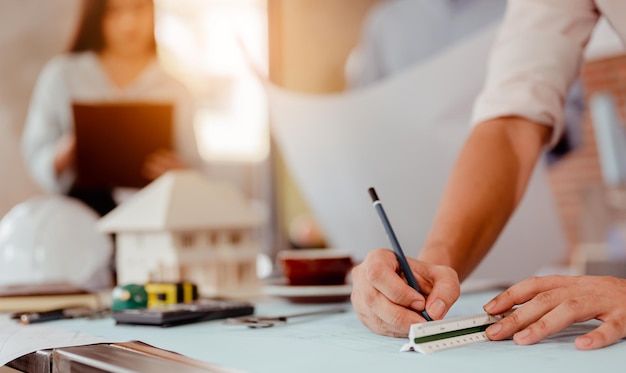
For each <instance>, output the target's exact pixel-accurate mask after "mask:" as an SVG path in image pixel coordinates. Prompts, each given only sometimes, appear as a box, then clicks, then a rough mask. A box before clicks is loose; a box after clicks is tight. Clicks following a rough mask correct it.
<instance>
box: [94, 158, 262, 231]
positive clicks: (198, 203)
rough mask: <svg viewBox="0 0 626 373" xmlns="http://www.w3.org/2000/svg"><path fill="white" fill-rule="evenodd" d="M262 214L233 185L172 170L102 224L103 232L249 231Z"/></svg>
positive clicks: (124, 204)
mask: <svg viewBox="0 0 626 373" xmlns="http://www.w3.org/2000/svg"><path fill="white" fill-rule="evenodd" d="M261 222H262V219H261V216H260V214H259V213H258V212H257V211H256V210H254V209H252V207H251V206H250V204H249V202H248V201H246V200H245V198H244V197H243V195H242V194H241V193H240V192H239V191H238V190H237V189H236V188H234V187H233V186H230V185H228V184H226V183H222V182H217V181H212V180H209V179H207V178H206V177H204V176H203V175H202V174H200V173H199V172H197V171H191V170H184V171H170V172H168V173H166V174H164V175H163V176H161V177H160V178H158V179H157V180H155V181H153V182H152V183H150V184H149V185H148V186H146V187H145V188H143V189H142V190H140V191H139V192H137V193H136V194H135V195H133V196H131V197H130V198H129V199H128V200H126V201H125V202H124V203H122V204H121V205H119V206H118V207H117V208H115V209H114V210H113V211H111V212H110V213H108V214H107V215H105V216H104V217H102V218H101V219H100V221H99V222H98V229H99V230H100V231H103V232H131V231H162V230H169V231H186V230H202V229H228V228H248V227H254V226H258V225H259V224H261Z"/></svg>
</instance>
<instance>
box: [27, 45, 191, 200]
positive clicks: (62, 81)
mask: <svg viewBox="0 0 626 373" xmlns="http://www.w3.org/2000/svg"><path fill="white" fill-rule="evenodd" d="M73 102H83V103H85V102H87V103H89V102H91V103H98V102H100V103H101V102H170V103H172V104H174V112H175V114H174V116H175V118H174V123H175V138H176V139H175V148H176V151H177V152H178V154H179V155H180V156H181V157H182V158H183V159H184V160H185V161H186V162H187V163H188V164H190V165H194V166H195V165H198V164H199V156H198V151H197V146H196V142H195V136H194V133H193V123H192V120H193V103H192V98H191V95H190V93H189V91H188V90H187V89H186V88H185V87H184V86H183V85H182V84H181V83H180V82H178V81H177V80H175V79H174V78H173V77H172V76H170V75H168V74H167V73H166V72H165V71H164V70H163V69H162V68H161V66H160V65H159V63H158V62H157V60H156V59H155V60H153V61H152V62H151V63H150V64H149V65H148V67H146V69H145V70H144V71H143V72H142V73H141V74H140V76H139V77H138V78H137V79H136V80H135V81H134V82H133V83H132V84H130V85H128V86H127V87H125V88H118V87H117V86H115V84H114V83H113V82H112V81H111V80H110V79H109V77H108V75H107V73H106V71H105V70H104V67H103V66H102V64H101V62H100V60H99V58H98V57H97V55H96V54H95V53H92V52H82V53H74V54H64V55H60V56H57V57H55V58H54V59H52V60H51V61H50V62H48V63H47V64H46V66H45V67H44V68H43V70H42V72H41V74H40V75H39V78H38V81H37V84H36V85H35V89H34V92H33V95H32V97H31V102H30V107H29V111H28V116H27V119H26V124H25V127H24V133H23V135H22V151H23V154H24V157H25V159H26V163H27V166H28V169H29V171H30V173H31V175H32V177H33V178H34V179H35V181H36V182H37V184H39V186H40V187H41V188H42V189H43V190H45V191H47V192H54V193H64V194H66V193H67V192H68V191H69V189H70V188H71V186H72V184H73V182H74V179H75V171H74V170H73V169H69V170H67V171H66V172H64V173H62V174H61V175H58V176H57V175H56V173H55V171H54V155H55V153H56V146H57V143H58V140H59V139H60V138H61V137H62V136H63V135H64V134H67V133H71V132H73V131H74V125H73V123H74V122H73V118H72V103H73Z"/></svg>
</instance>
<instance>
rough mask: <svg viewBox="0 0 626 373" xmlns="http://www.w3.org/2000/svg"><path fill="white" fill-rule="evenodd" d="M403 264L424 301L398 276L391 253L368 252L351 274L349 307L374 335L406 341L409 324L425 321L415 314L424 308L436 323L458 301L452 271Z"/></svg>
mask: <svg viewBox="0 0 626 373" xmlns="http://www.w3.org/2000/svg"><path fill="white" fill-rule="evenodd" d="M407 260H408V262H409V265H410V266H411V269H412V271H413V273H414V274H415V278H416V280H417V283H418V284H419V286H420V290H421V291H422V292H423V293H424V294H425V295H426V298H424V296H422V295H421V294H420V293H418V292H417V291H415V289H413V288H411V287H410V286H409V285H408V284H407V283H406V281H405V280H404V279H403V278H402V277H401V276H400V275H399V274H400V273H401V269H400V265H399V264H398V260H397V259H396V255H395V253H394V252H393V251H391V250H387V249H377V250H374V251H372V252H370V253H369V255H368V256H367V257H366V258H365V260H364V261H363V263H361V264H359V265H358V266H356V267H354V268H353V270H352V283H353V290H352V297H351V299H352V305H353V306H354V309H355V311H356V313H357V315H358V317H359V319H360V320H361V322H363V324H365V326H367V327H368V328H370V329H371V330H372V331H374V332H376V333H378V334H382V335H389V336H394V337H406V336H407V335H408V333H409V328H410V326H411V324H415V323H420V322H424V321H425V320H424V318H422V316H421V315H420V314H419V312H420V311H422V310H424V307H426V311H427V312H428V314H429V316H430V317H432V318H433V319H435V320H439V319H441V318H443V316H444V315H445V314H446V313H447V312H448V310H449V309H450V306H452V304H453V303H454V302H455V301H456V300H457V299H458V297H459V294H460V286H459V278H458V276H457V274H456V272H455V271H454V270H453V269H451V268H449V267H445V266H439V265H432V264H427V263H424V262H420V261H417V260H415V259H409V258H407Z"/></svg>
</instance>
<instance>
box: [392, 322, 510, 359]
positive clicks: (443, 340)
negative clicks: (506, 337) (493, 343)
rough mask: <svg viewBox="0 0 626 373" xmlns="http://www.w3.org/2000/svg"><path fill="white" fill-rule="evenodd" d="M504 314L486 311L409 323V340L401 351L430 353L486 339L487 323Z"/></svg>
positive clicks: (489, 323)
mask: <svg viewBox="0 0 626 373" xmlns="http://www.w3.org/2000/svg"><path fill="white" fill-rule="evenodd" d="M505 315H506V314H504V315H498V316H493V315H489V314H487V313H483V314H478V315H471V316H462V317H455V318H451V319H444V320H437V321H430V322H425V323H420V324H413V325H411V329H410V331H409V342H408V343H406V344H405V345H404V346H403V347H402V349H401V351H411V350H413V351H417V352H421V353H423V354H430V353H433V352H436V351H441V350H447V349H449V348H453V347H460V346H465V345H468V344H472V343H477V342H484V341H487V340H488V338H487V335H486V334H485V330H486V329H487V327H489V325H491V324H495V323H496V322H497V321H499V320H502V318H503V317H504V316H505Z"/></svg>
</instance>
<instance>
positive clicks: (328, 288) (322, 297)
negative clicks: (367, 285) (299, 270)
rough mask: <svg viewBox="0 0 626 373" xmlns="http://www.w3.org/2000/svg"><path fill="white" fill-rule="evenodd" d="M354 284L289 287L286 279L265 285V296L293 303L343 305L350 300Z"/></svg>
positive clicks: (270, 281) (272, 281)
mask: <svg viewBox="0 0 626 373" xmlns="http://www.w3.org/2000/svg"><path fill="white" fill-rule="evenodd" d="M351 293H352V284H349V283H347V284H341V285H289V283H288V282H287V279H286V278H278V279H273V280H269V281H267V282H265V283H264V284H263V294H265V295H269V296H273V297H278V298H283V299H287V300H289V301H290V302H292V303H342V302H347V301H348V300H350V294H351Z"/></svg>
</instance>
